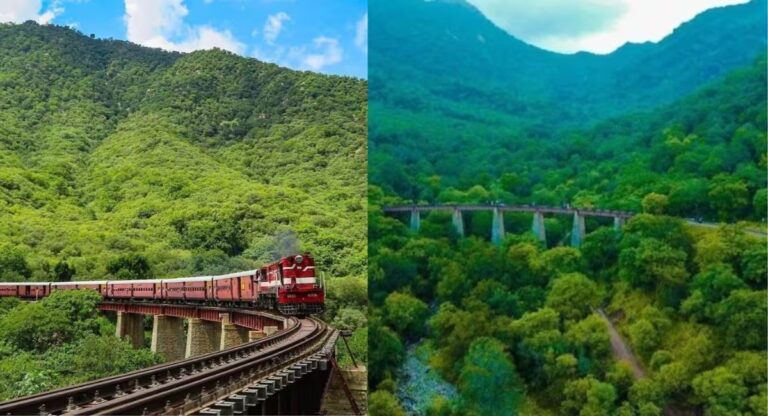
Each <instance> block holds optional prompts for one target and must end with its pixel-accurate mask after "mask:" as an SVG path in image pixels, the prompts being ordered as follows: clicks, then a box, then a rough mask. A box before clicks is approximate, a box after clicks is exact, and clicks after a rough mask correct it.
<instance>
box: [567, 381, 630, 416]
mask: <svg viewBox="0 0 768 416" xmlns="http://www.w3.org/2000/svg"><path fill="white" fill-rule="evenodd" d="M617 397H618V396H617V394H616V388H615V387H614V386H612V385H611V384H609V383H605V382H601V381H598V380H597V379H595V378H594V377H592V376H587V377H585V378H580V379H578V380H573V381H571V382H568V383H567V384H566V386H565V389H564V390H563V401H562V403H561V405H560V409H561V410H562V411H563V413H564V414H566V415H579V416H582V415H583V416H599V415H606V414H611V413H613V411H614V409H615V408H616V405H615V402H616V398H617Z"/></svg>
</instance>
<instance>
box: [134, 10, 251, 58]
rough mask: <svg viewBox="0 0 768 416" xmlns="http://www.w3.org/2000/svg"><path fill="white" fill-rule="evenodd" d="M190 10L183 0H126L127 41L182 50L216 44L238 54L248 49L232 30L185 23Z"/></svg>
mask: <svg viewBox="0 0 768 416" xmlns="http://www.w3.org/2000/svg"><path fill="white" fill-rule="evenodd" d="M188 13H189V11H188V10H187V8H186V6H184V1H183V0H125V16H124V17H123V19H124V21H125V25H126V29H127V32H128V40H130V41H131V42H135V43H138V44H141V45H144V46H149V47H153V48H163V49H167V50H173V51H180V52H191V51H194V50H200V49H211V48H214V47H216V48H221V49H225V50H228V51H230V52H234V53H238V54H243V53H244V52H245V44H243V43H241V42H239V41H238V40H237V39H235V37H234V36H233V35H232V33H231V32H230V31H229V30H224V31H220V30H217V29H215V28H212V27H210V26H207V25H202V26H190V25H188V24H186V23H184V17H185V16H186V15H187V14H188ZM172 39H177V40H172Z"/></svg>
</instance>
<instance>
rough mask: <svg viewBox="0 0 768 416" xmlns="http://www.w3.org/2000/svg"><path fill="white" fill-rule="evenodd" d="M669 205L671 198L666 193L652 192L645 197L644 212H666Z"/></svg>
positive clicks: (658, 213) (659, 213) (657, 213)
mask: <svg viewBox="0 0 768 416" xmlns="http://www.w3.org/2000/svg"><path fill="white" fill-rule="evenodd" d="M667 206H669V198H668V197H667V196H666V195H662V194H657V193H655V192H651V193H649V194H647V195H646V196H644V197H643V212H645V213H646V214H654V215H661V214H664V213H665V212H666V211H667Z"/></svg>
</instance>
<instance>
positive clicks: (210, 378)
mask: <svg viewBox="0 0 768 416" xmlns="http://www.w3.org/2000/svg"><path fill="white" fill-rule="evenodd" d="M299 327H300V328H301V329H300V330H299V331H298V332H296V333H294V334H293V335H292V336H291V337H289V338H288V339H286V340H285V341H284V343H281V344H279V345H276V346H274V347H273V348H270V350H269V351H265V352H264V354H260V355H259V356H257V357H243V358H248V359H244V360H235V361H234V362H231V363H229V364H225V365H222V366H218V367H214V368H212V369H209V370H207V371H203V372H199V373H197V374H194V375H189V376H187V377H184V378H181V379H176V380H170V382H166V383H162V384H158V385H156V386H153V387H152V388H150V389H147V390H145V391H140V392H138V393H137V394H130V395H126V396H122V397H119V398H115V399H114V400H109V401H104V402H100V403H94V404H92V405H88V406H83V407H82V408H81V409H77V410H74V411H72V412H67V413H66V414H68V415H73V416H75V415H115V414H119V415H140V414H141V415H154V414H163V415H171V414H172V415H177V414H187V413H189V412H191V411H194V410H199V409H201V408H203V407H205V406H207V405H210V404H211V403H213V402H215V401H217V400H219V399H220V398H221V397H224V396H226V395H228V394H231V393H233V392H234V391H236V390H239V389H240V388H242V387H244V386H245V385H246V384H248V383H250V382H251V381H253V380H256V379H258V378H262V377H265V376H268V375H270V374H272V373H274V372H276V371H277V370H279V369H281V368H284V367H286V366H288V365H290V364H292V363H294V362H296V361H298V360H300V359H302V358H303V357H306V356H308V355H310V354H311V353H312V352H313V351H315V348H314V347H315V346H319V345H320V344H321V342H322V340H324V339H325V338H327V337H328V336H330V334H331V332H332V331H328V328H327V326H326V325H325V323H323V322H322V321H319V320H317V319H314V318H307V319H303V320H302V321H301V323H300V324H299ZM193 392H194V397H193ZM206 396H207V398H206Z"/></svg>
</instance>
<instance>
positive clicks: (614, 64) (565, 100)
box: [370, 0, 766, 124]
mask: <svg viewBox="0 0 768 416" xmlns="http://www.w3.org/2000/svg"><path fill="white" fill-rule="evenodd" d="M765 9H766V3H765V0H753V1H752V2H750V3H747V4H744V5H738V6H731V7H724V8H719V9H713V10H709V11H707V12H704V13H702V14H701V15H699V16H697V17H696V18H694V19H693V20H692V21H690V22H687V23H684V24H683V25H681V26H680V27H678V28H677V29H676V30H675V31H674V33H672V34H671V35H669V36H668V37H667V38H665V39H664V40H662V41H661V42H659V43H658V44H642V45H625V46H624V47H623V48H620V49H619V50H617V51H616V52H614V53H612V54H609V55H604V56H603V55H593V54H589V53H579V54H574V55H562V54H557V53H552V52H548V51H545V50H541V49H538V48H536V47H533V46H530V45H528V44H525V43H524V42H522V41H520V40H518V39H516V38H514V37H513V36H511V35H509V34H507V33H506V32H504V31H502V30H501V29H499V28H498V27H496V26H494V25H493V23H491V22H490V21H489V20H488V19H486V18H485V17H484V16H483V15H482V14H481V13H480V12H479V11H477V10H476V9H475V8H474V7H472V6H470V5H469V4H467V3H465V2H463V1H451V2H444V1H433V2H424V1H420V0H393V1H388V2H374V3H372V5H371V10H370V13H371V16H372V17H371V18H372V19H375V21H376V22H380V24H378V25H377V27H375V28H373V29H372V31H371V37H370V44H371V45H370V46H371V51H372V52H371V57H370V62H371V78H370V79H371V86H370V88H371V99H372V101H377V102H379V101H381V102H386V101H388V100H391V99H392V98H393V97H392V96H391V95H392V93H393V90H397V89H398V88H396V86H397V85H399V84H400V83H403V84H404V85H406V86H407V87H408V88H411V87H416V88H419V89H425V90H427V91H428V92H430V93H431V94H433V95H435V96H436V97H438V98H443V99H446V100H451V97H456V99H457V100H460V99H465V98H467V97H466V96H469V97H468V98H470V99H472V98H475V99H476V104H479V105H483V106H484V107H488V108H498V103H499V101H504V102H512V103H517V104H518V105H517V107H519V108H515V107H514V104H513V107H512V108H513V109H514V110H515V113H516V114H517V115H518V116H524V115H528V114H535V113H536V112H537V111H541V108H542V106H540V105H538V106H537V105H536V104H538V103H537V101H541V100H544V101H547V104H550V105H556V106H558V107H559V111H558V112H555V113H553V114H552V115H551V120H548V121H555V122H557V123H560V124H562V123H563V122H571V123H581V122H585V121H594V120H596V119H600V118H604V117H605V115H612V114H618V113H621V112H624V111H628V110H636V109H640V108H649V107H653V106H656V105H659V104H663V103H668V102H670V101H671V100H673V99H675V98H679V97H682V96H683V95H685V94H687V93H690V92H691V91H693V90H694V89H695V88H696V87H697V86H699V85H701V84H702V83H704V82H706V81H708V80H712V79H714V78H716V77H718V76H720V75H723V74H724V73H726V72H728V71H729V70H730V69H733V68H735V67H738V66H741V65H746V64H749V63H750V62H751V61H752V59H754V57H755V56H756V55H757V54H758V53H760V52H761V51H763V50H764V49H765V45H766V35H765V33H766V14H765ZM456 74H461V77H456ZM417 91H418V90H417ZM530 104H533V106H531V107H529V105H530ZM563 117H565V118H563ZM540 118H541V116H539V117H537V119H540Z"/></svg>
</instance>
